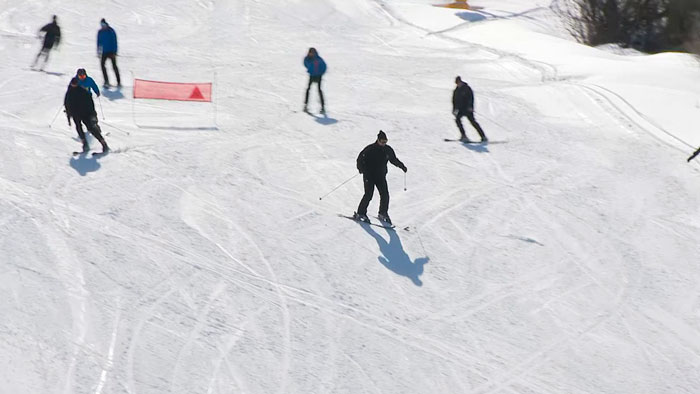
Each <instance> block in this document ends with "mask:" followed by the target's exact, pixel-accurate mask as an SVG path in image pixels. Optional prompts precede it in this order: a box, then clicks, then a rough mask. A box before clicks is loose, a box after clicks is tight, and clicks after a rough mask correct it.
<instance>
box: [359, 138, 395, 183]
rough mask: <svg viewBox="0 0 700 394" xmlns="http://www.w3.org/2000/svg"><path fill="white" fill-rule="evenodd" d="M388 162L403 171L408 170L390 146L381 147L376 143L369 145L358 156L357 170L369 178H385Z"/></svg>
mask: <svg viewBox="0 0 700 394" xmlns="http://www.w3.org/2000/svg"><path fill="white" fill-rule="evenodd" d="M388 161H390V162H391V164H393V165H395V166H396V167H399V168H401V169H402V170H403V169H404V168H406V166H405V165H404V164H403V163H402V162H401V160H399V159H397V158H396V153H394V150H393V149H392V148H391V147H390V146H389V145H384V146H381V145H379V144H378V143H376V142H375V143H373V144H370V145H367V146H366V147H365V149H363V150H362V152H360V154H359V155H358V156H357V170H358V171H360V172H361V173H362V174H364V175H365V176H368V177H373V178H376V177H384V176H386V173H387V168H386V163H387V162H388Z"/></svg>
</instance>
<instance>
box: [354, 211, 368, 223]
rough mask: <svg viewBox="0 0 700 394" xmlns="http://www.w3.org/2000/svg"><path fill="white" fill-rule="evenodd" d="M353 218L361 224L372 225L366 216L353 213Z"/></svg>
mask: <svg viewBox="0 0 700 394" xmlns="http://www.w3.org/2000/svg"><path fill="white" fill-rule="evenodd" d="M352 218H353V219H355V220H357V221H360V222H365V223H370V221H369V218H368V217H367V215H365V214H361V213H357V212H353V213H352Z"/></svg>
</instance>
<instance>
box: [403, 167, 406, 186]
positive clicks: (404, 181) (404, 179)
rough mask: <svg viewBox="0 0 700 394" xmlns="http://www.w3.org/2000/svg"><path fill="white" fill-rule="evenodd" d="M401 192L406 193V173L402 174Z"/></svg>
mask: <svg viewBox="0 0 700 394" xmlns="http://www.w3.org/2000/svg"><path fill="white" fill-rule="evenodd" d="M403 191H406V173H405V172H404V173H403Z"/></svg>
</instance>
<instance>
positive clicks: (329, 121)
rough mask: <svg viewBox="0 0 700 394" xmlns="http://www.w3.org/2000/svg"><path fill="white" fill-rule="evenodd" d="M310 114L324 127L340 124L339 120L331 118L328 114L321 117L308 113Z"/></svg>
mask: <svg viewBox="0 0 700 394" xmlns="http://www.w3.org/2000/svg"><path fill="white" fill-rule="evenodd" d="M308 114H309V115H311V116H312V117H313V118H314V120H315V121H316V122H318V123H320V124H322V125H324V126H328V125H331V124H335V123H338V119H334V118H329V117H328V115H327V114H323V115H321V116H319V115H316V114H312V113H310V112H308Z"/></svg>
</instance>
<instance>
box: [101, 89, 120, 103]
mask: <svg viewBox="0 0 700 394" xmlns="http://www.w3.org/2000/svg"><path fill="white" fill-rule="evenodd" d="M102 95H103V96H105V97H107V99H108V100H109V101H114V100H119V99H123V98H124V94H123V93H122V91H121V90H110V89H102Z"/></svg>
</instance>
